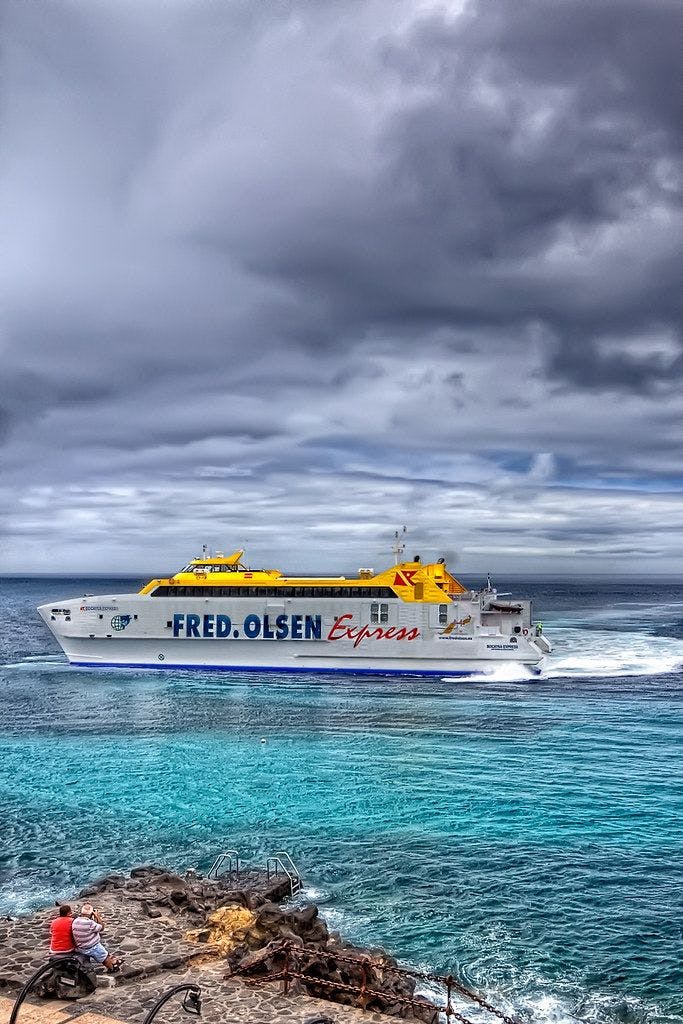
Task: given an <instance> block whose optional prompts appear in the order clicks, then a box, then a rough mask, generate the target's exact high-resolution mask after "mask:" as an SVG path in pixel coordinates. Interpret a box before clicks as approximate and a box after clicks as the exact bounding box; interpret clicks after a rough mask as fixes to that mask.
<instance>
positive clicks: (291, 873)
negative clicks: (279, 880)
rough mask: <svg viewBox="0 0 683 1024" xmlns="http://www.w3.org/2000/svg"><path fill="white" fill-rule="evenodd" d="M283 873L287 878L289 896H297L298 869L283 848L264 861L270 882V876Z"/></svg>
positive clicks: (298, 889)
mask: <svg viewBox="0 0 683 1024" xmlns="http://www.w3.org/2000/svg"><path fill="white" fill-rule="evenodd" d="M283 874H284V875H287V878H288V879H289V894H290V896H297V895H298V894H299V893H300V892H301V875H300V874H299V869H298V868H297V866H296V864H295V863H294V861H293V860H292V858H291V857H290V856H289V854H288V853H286V852H285V851H284V850H279V851H278V852H277V853H274V854H273V855H272V856H271V857H269V858H268V860H267V861H266V875H267V877H268V881H269V882H270V880H271V878H276V877H277V876H278V875H283Z"/></svg>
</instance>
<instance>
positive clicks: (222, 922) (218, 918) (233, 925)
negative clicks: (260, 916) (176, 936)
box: [185, 903, 256, 955]
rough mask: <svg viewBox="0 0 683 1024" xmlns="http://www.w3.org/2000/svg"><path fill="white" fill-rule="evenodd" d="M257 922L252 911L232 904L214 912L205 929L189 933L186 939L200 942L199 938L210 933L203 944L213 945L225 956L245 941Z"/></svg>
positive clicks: (196, 929)
mask: <svg viewBox="0 0 683 1024" xmlns="http://www.w3.org/2000/svg"><path fill="white" fill-rule="evenodd" d="M255 921H256V915H255V914H252V912H251V910H247V909H246V907H241V906H239V904H236V903H231V904H229V905H228V906H227V907H218V909H217V910H214V912H213V913H212V914H209V916H208V918H207V920H206V924H205V925H204V927H203V928H195V929H194V930H193V931H191V932H187V934H186V935H185V939H186V940H187V941H188V942H199V941H200V939H199V936H200V935H203V934H204V933H205V932H207V931H208V932H209V934H208V936H206V939H205V943H203V944H207V945H211V946H213V947H214V949H215V951H216V952H217V953H221V954H223V955H225V954H227V953H231V952H232V951H233V949H234V948H235V947H236V946H238V945H239V944H240V943H241V942H243V941H244V938H245V936H246V934H247V932H248V931H249V929H250V928H251V927H252V925H253V924H254V922H255Z"/></svg>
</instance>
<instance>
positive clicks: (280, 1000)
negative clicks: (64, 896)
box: [0, 865, 436, 1024]
mask: <svg viewBox="0 0 683 1024" xmlns="http://www.w3.org/2000/svg"><path fill="white" fill-rule="evenodd" d="M288 890H289V883H288V881H287V879H285V880H284V881H282V880H280V879H277V880H273V879H270V880H269V879H268V878H267V877H266V875H265V873H263V872H258V871H247V872H240V876H239V878H238V879H237V878H235V877H232V878H230V877H223V878H221V879H219V880H209V879H206V878H202V877H201V876H198V875H197V874H196V873H192V874H189V875H188V876H186V877H182V876H180V875H178V874H176V873H174V872H172V871H169V870H167V869H165V868H162V867H157V866H152V865H149V866H142V867H137V868H133V870H132V871H131V872H130V875H128V876H126V875H120V874H112V875H107V876H106V877H104V878H101V879H99V880H97V881H95V882H93V883H92V884H90V885H88V886H87V887H86V888H84V889H82V890H81V891H80V892H79V893H78V894H77V895H76V896H75V897H71V898H70V899H69V901H68V902H69V903H70V905H71V907H72V908H73V910H74V912H77V911H78V909H79V908H80V905H81V903H83V902H84V901H88V902H90V903H92V904H93V905H94V906H95V908H96V909H97V910H98V911H99V912H100V914H101V915H102V917H103V919H104V921H105V930H104V933H103V935H102V941H103V943H104V944H105V946H106V947H107V948H108V949H109V951H110V952H112V953H114V954H118V955H121V956H122V957H123V965H122V967H121V969H120V971H119V972H118V973H116V974H109V973H107V972H106V971H105V970H104V968H102V967H99V966H98V967H95V968H94V970H95V973H96V975H97V978H96V980H97V989H96V991H95V992H94V993H91V994H87V993H86V989H87V987H88V986H87V983H84V985H83V988H82V989H81V990H78V991H74V990H73V989H72V988H70V987H69V986H68V985H67V986H66V988H68V989H69V991H68V992H67V991H66V990H65V985H64V978H63V975H64V973H65V972H64V969H63V968H60V969H58V970H57V971H56V972H55V975H54V978H52V979H50V978H48V979H47V980H46V982H45V984H44V985H43V987H42V988H41V990H40V991H41V993H42V996H43V997H44V998H46V999H48V1000H49V1002H44V1003H42V1004H41V1001H40V999H39V998H37V997H36V995H35V994H34V995H32V996H31V998H30V1000H29V1004H27V1005H26V1006H25V1007H24V1008H22V1019H23V1014H24V1013H25V1012H26V1013H27V1014H29V1015H30V1012H35V1008H36V1007H37V1006H38V1005H43V1007H48V1008H49V1009H50V1015H49V1016H50V1020H52V1018H53V1017H54V1014H55V1013H57V1017H58V1018H59V1020H60V1021H65V1020H67V1019H69V1020H71V1019H74V1018H75V1017H78V1016H81V1015H83V1014H87V1013H93V1012H96V1013H97V1014H100V1015H103V1016H105V1017H113V1018H116V1019H119V1020H130V1021H142V1020H143V1019H144V1017H145V1015H146V1013H147V1012H148V1010H149V1009H150V1008H151V1007H152V1006H153V1005H154V1003H155V1002H156V1000H157V999H158V998H159V997H160V995H161V994H162V993H163V992H165V991H168V989H169V988H170V987H172V986H174V985H177V984H184V983H194V984H198V985H200V987H201V988H202V1001H203V1004H204V1009H203V1012H202V1017H203V1019H204V1020H206V1021H212V1020H216V1021H219V1020H220V1021H223V1020H230V1021H234V1022H235V1024H240V1022H242V1021H244V1022H245V1024H247V1022H249V1024H254V1022H256V1024H266V1022H283V1024H284V1022H292V1024H304V1022H306V1021H307V1020H311V1019H314V1018H316V1017H321V1016H322V1017H324V1016H327V1017H329V1018H331V1019H332V1020H333V1021H335V1022H337V1021H338V1022H339V1024H341V1022H345V1024H355V1022H360V1021H365V1022H367V1021H373V1020H377V1021H379V1020H381V1019H382V1018H381V1017H380V1016H379V1015H378V1011H381V1012H382V1014H392V1015H394V1016H400V1017H408V1018H413V1019H419V1020H425V1021H435V1020H436V1015H435V1012H434V1007H433V1005H431V1004H429V1003H424V1005H423V1006H421V1007H417V1008H416V1009H415V1010H413V1009H411V1007H410V1006H409V1004H408V1003H405V1002H402V1001H401V998H402V997H403V998H409V997H411V996H412V995H413V992H414V982H413V981H412V980H411V979H404V978H401V977H400V976H398V975H395V974H392V973H391V972H390V971H387V968H388V967H391V966H393V965H395V961H393V960H392V959H391V958H390V957H388V956H387V955H386V954H384V953H381V952H379V953H373V954H372V955H370V954H368V953H367V951H362V950H354V948H353V947H351V946H347V945H345V944H344V943H343V942H342V940H341V938H340V936H339V935H337V934H335V933H332V934H331V933H330V932H329V930H328V927H327V925H326V923H325V922H324V920H323V919H322V918H321V917H320V916H319V914H318V909H317V907H315V906H313V905H311V906H307V907H302V908H297V909H294V908H291V907H286V906H285V907H282V906H279V905H278V904H279V902H280V901H282V900H283V899H285V898H286V897H287V895H288ZM55 915H56V908H55V907H50V908H47V909H45V910H43V911H39V912H37V913H35V914H32V915H30V916H27V917H25V918H21V919H19V920H7V921H2V922H0V995H4V996H8V997H13V996H14V995H16V993H17V992H18V989H19V987H20V986H22V985H23V984H24V983H25V982H26V981H27V980H28V978H29V977H30V976H31V975H32V974H33V973H34V972H35V971H36V970H37V969H38V968H39V967H40V966H41V965H42V964H44V963H45V962H46V960H47V958H48V949H49V926H50V922H51V921H52V920H53V919H54V917H55ZM284 944H286V945H284ZM287 950H289V952H287ZM337 954H342V955H343V956H346V957H363V958H364V961H365V963H364V966H362V965H360V966H359V965H358V964H357V963H347V962H345V961H344V962H342V961H340V960H339V959H338V958H337ZM285 957H287V958H288V963H289V964H290V966H291V967H292V969H293V970H294V971H296V972H301V973H302V974H303V975H304V977H303V978H300V979H299V978H292V981H291V984H290V986H289V995H284V994H283V993H282V983H281V982H279V981H277V982H273V981H271V982H269V981H267V978H268V976H269V975H272V974H276V973H278V972H279V971H280V970H281V968H282V965H283V964H284V961H285ZM60 978H61V980H60ZM363 979H365V988H366V989H367V990H374V991H376V992H377V993H378V994H377V995H370V994H369V991H368V995H367V997H366V998H365V999H364V1000H363V1006H364V1007H365V1009H362V1008H358V994H357V993H351V992H349V991H347V990H346V989H345V986H355V985H362V984H363ZM248 982H257V984H256V985H252V984H248ZM79 996H81V997H82V998H78V997H79ZM323 1000H325V1002H323ZM329 1000H333V1002H330V1001H329ZM180 1002H181V999H178V1000H176V1001H174V1002H173V1003H172V1004H167V1006H166V1007H164V1020H170V1021H173V1020H176V1019H177V1020H184V1021H185V1022H187V1020H188V1017H187V1015H186V1014H184V1013H183V1011H182V1009H181V1008H180ZM30 1004H32V1009H31V1008H30ZM335 1004H336V1005H335ZM351 1004H353V1005H351ZM27 1019H28V1017H27ZM36 1019H38V1018H36ZM45 1020H46V1022H47V1017H45ZM55 1020H56V1018H55ZM83 1024H87V1022H86V1021H85V1019H84V1021H83Z"/></svg>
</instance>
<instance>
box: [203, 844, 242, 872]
mask: <svg viewBox="0 0 683 1024" xmlns="http://www.w3.org/2000/svg"><path fill="white" fill-rule="evenodd" d="M233 859H234V866H233ZM226 860H227V861H228V870H227V874H228V875H230V876H231V877H232V875H233V874H234V875H235V878H239V877H240V858H239V854H238V853H237V850H226V851H225V852H224V853H219V854H218V856H217V857H216V859H215V861H214V862H213V864H212V865H211V867H210V868H209V871H208V874H207V876H206V877H207V878H218V874H219V871H220V869H221V868H222V867H223V865H224V864H225V862H226ZM225 873H226V872H223V874H225Z"/></svg>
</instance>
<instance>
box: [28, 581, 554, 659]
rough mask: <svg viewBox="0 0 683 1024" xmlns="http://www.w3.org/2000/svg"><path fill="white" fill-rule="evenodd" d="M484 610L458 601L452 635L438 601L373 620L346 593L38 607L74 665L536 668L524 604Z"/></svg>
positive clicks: (132, 599)
mask: <svg viewBox="0 0 683 1024" xmlns="http://www.w3.org/2000/svg"><path fill="white" fill-rule="evenodd" d="M375 607H377V606H375ZM482 607H483V605H482V599H481V596H480V595H476V596H475V597H472V598H468V600H467V601H466V602H465V601H462V602H460V604H459V605H458V606H457V607H456V609H455V618H456V619H457V618H458V616H460V619H459V620H458V621H460V620H462V621H463V622H467V626H464V627H458V628H455V629H452V630H451V631H450V632H447V631H445V630H444V624H443V621H439V613H438V606H436V607H435V606H428V605H420V604H413V605H403V604H401V603H399V602H394V606H392V607H391V608H390V610H389V611H388V612H387V615H388V618H387V619H386V620H384V621H382V622H381V623H380V622H378V621H371V611H370V605H369V604H368V603H367V602H361V601H349V600H348V599H346V600H343V601H338V600H330V599H324V600H318V601H311V600H308V599H303V598H298V599H288V600H286V601H281V602H277V603H275V602H268V601H267V600H264V599H261V600H247V601H245V600H244V599H242V600H235V599H232V600H230V599H229V600H225V599H216V598H201V599H194V600H192V599H190V600H188V599H184V600H183V599H174V598H165V597H163V598H153V597H150V596H149V595H139V594H119V595H107V596H100V597H91V596H88V597H83V598H79V599H76V600H67V601H63V602H59V604H58V605H57V604H56V603H55V605H51V606H50V605H43V606H41V607H40V608H39V611H40V614H41V615H42V617H43V619H44V620H45V622H46V623H47V625H48V626H49V627H50V629H51V630H52V632H53V633H54V635H55V637H56V638H57V640H58V642H59V644H60V645H61V647H62V649H63V650H64V652H65V654H66V656H67V658H68V659H69V661H70V662H71V664H73V665H77V666H120V667H129V668H155V669H164V668H166V669H205V670H224V671H245V672H248V671H258V672H263V671H269V670H270V671H276V672H317V673H341V672H345V673H352V674H382V675H384V674H399V675H435V676H444V675H458V674H461V675H464V674H471V673H472V672H485V671H486V670H487V669H490V668H493V667H495V666H496V665H500V664H501V663H509V662H517V663H520V664H523V665H529V666H537V665H539V663H540V662H541V661H542V660H543V658H544V656H545V654H546V653H547V652H548V651H549V650H550V645H549V644H548V643H547V641H546V640H545V638H544V637H542V636H541V637H539V636H536V635H534V631H533V630H532V629H531V628H530V622H529V625H528V626H527V625H524V623H525V621H528V614H527V612H528V609H526V610H525V611H523V612H521V613H520V614H519V615H515V616H509V615H508V616H499V619H501V620H502V621H501V622H500V624H499V625H498V626H497V625H496V623H495V622H493V621H490V620H491V618H492V616H491V615H490V614H489V616H488V619H489V621H488V622H483V621H482ZM465 613H467V614H465ZM485 618H486V616H485V615H484V619H485ZM390 620H391V621H390Z"/></svg>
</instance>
